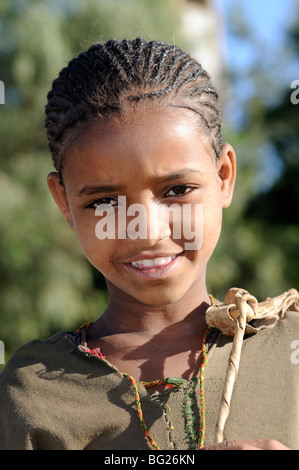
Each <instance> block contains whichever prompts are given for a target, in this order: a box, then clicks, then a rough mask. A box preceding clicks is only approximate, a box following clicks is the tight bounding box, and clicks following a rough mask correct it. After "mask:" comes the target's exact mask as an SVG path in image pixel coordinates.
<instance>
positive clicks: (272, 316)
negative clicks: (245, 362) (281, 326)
mask: <svg viewBox="0 0 299 470" xmlns="http://www.w3.org/2000/svg"><path fill="white" fill-rule="evenodd" d="M287 310H293V311H297V312H299V293H298V291H297V290H296V289H290V290H289V291H287V292H284V294H282V295H280V296H278V297H275V298H273V299H271V298H267V299H266V300H265V301H264V302H261V303H258V301H257V300H256V298H255V297H253V296H252V295H250V294H249V293H248V292H247V291H245V290H244V289H238V288H232V289H230V290H229V291H228V292H227V294H226V296H225V302H224V305H216V306H214V305H212V306H211V307H209V308H208V310H207V312H206V322H207V324H208V325H209V326H210V327H215V328H218V329H219V330H220V331H222V332H223V333H224V334H225V335H227V336H233V337H234V339H233V344H232V349H231V352H230V356H229V360H228V366H227V371H226V377H225V382H224V387H223V392H222V397H221V403H220V409H219V415H218V420H217V424H216V433H215V441H216V443H219V442H222V441H223V438H224V437H223V432H224V426H225V423H226V420H227V418H228V416H229V411H230V402H231V397H232V393H233V388H234V384H235V380H236V377H237V373H238V370H239V364H240V358H241V351H242V345H243V339H244V335H245V334H248V333H257V332H258V331H260V330H261V329H264V328H272V327H274V326H275V325H276V323H277V322H278V321H280V320H281V319H282V318H283V317H284V314H285V312H286V311H287ZM249 322H250V323H249Z"/></svg>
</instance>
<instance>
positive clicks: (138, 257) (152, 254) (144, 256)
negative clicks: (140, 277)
mask: <svg viewBox="0 0 299 470" xmlns="http://www.w3.org/2000/svg"><path fill="white" fill-rule="evenodd" d="M183 253H184V252H183V251H180V252H179V253H166V252H157V251H152V252H149V251H144V252H143V253H139V254H138V255H136V256H134V258H130V259H129V260H127V261H125V262H124V264H127V263H133V262H135V261H142V260H143V259H155V258H169V257H171V256H176V257H177V256H179V255H182V254H183Z"/></svg>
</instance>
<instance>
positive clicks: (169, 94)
mask: <svg viewBox="0 0 299 470" xmlns="http://www.w3.org/2000/svg"><path fill="white" fill-rule="evenodd" d="M47 98H48V103H47V105H46V120H45V126H46V129H47V136H48V139H49V147H50V150H51V153H52V158H53V163H54V166H55V168H56V170H57V172H58V174H59V175H60V179H61V182H62V171H63V160H64V155H65V151H66V147H67V141H68V139H69V138H70V136H71V135H74V132H76V131H77V130H78V128H79V127H80V126H81V125H82V124H83V123H85V124H88V123H89V121H91V120H92V119H94V118H95V117H102V118H105V117H107V116H109V115H111V114H112V113H117V112H118V113H121V112H123V111H124V109H125V106H127V105H129V104H130V103H140V102H144V101H145V100H151V101H153V100H158V101H159V102H162V101H163V100H167V102H168V105H169V106H172V107H178V108H184V109H189V110H191V111H193V112H194V113H196V114H197V115H198V116H199V117H200V123H201V127H202V129H203V130H204V131H205V132H207V133H208V136H209V138H210V143H211V146H212V147H213V149H214V151H215V155H216V158H219V157H220V155H221V148H222V145H223V140H222V135H221V121H220V117H219V110H218V108H217V101H218V95H217V92H216V90H215V88H214V87H213V85H212V83H211V79H210V76H209V75H208V73H207V72H206V71H205V70H204V69H203V68H202V67H201V65H200V64H199V63H198V62H197V61H196V60H195V59H193V58H192V57H191V56H190V55H189V54H188V53H186V52H183V51H182V50H181V49H180V48H179V47H177V46H172V45H168V44H166V43H163V42H159V41H149V42H147V41H145V40H143V39H141V38H137V39H134V40H128V39H124V40H123V41H121V42H119V41H116V40H109V41H107V42H106V43H103V44H102V43H97V44H94V45H92V46H91V47H90V48H89V49H88V50H87V51H84V52H82V53H81V54H80V55H79V56H78V57H76V58H74V59H72V60H71V61H70V62H69V64H68V66H67V67H65V68H63V69H62V70H61V72H60V74H59V76H58V78H56V79H55V80H54V81H53V84H52V89H51V91H50V92H49V93H48V97H47Z"/></svg>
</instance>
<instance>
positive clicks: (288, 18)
mask: <svg viewBox="0 0 299 470" xmlns="http://www.w3.org/2000/svg"><path fill="white" fill-rule="evenodd" d="M216 1H217V2H218V3H219V5H220V7H221V9H222V13H223V16H224V19H225V54H226V60H227V65H228V68H229V69H232V70H234V71H235V73H236V76H237V77H238V80H237V81H236V83H235V84H234V88H233V98H234V99H233V100H231V105H230V107H229V111H228V113H229V115H230V117H231V121H232V123H234V124H235V125H236V127H238V126H239V125H241V127H242V122H243V120H244V119H246V113H245V114H244V109H245V106H243V104H244V103H245V102H246V100H248V99H250V97H251V96H252V95H258V93H260V94H259V95H258V96H259V98H260V99H261V100H265V101H266V102H268V103H270V104H271V103H275V100H277V101H279V97H280V96H281V95H280V94H281V93H285V90H286V89H287V88H288V87H289V86H290V84H291V82H292V81H293V80H296V79H297V80H298V79H299V62H298V60H297V61H296V59H295V57H294V55H293V54H292V52H291V50H290V49H289V47H288V45H287V43H286V36H285V31H286V29H287V28H288V27H289V26H290V25H291V23H292V22H293V21H295V20H296V19H298V16H299V0H216ZM236 4H237V6H238V7H240V6H241V7H242V8H243V10H244V16H243V18H242V19H244V20H245V22H246V23H247V24H248V25H249V26H250V30H251V34H252V37H251V39H250V40H249V41H242V40H236V38H235V37H234V36H233V35H231V34H230V30H231V28H230V22H229V21H230V18H231V17H230V14H231V10H232V8H233V6H234V5H236ZM254 64H258V66H257V67H256V68H257V70H256V71H255V69H254V67H255V65H254ZM252 69H253V70H254V71H255V73H256V72H258V73H260V76H261V79H260V80H261V81H262V82H264V84H263V83H261V82H260V89H258V87H257V86H256V85H255V82H254V81H253V80H251V78H250V73H251V72H252ZM267 84H270V86H267ZM263 152H264V154H263V160H264V168H263V171H262V172H261V175H260V176H261V179H262V180H263V181H268V183H269V185H271V184H272V183H273V182H274V181H275V180H276V179H277V178H278V177H279V175H280V172H281V170H282V164H281V161H280V159H279V158H277V155H276V152H275V150H274V149H273V148H272V147H269V148H265V149H264V150H263Z"/></svg>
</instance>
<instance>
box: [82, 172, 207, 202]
mask: <svg viewBox="0 0 299 470" xmlns="http://www.w3.org/2000/svg"><path fill="white" fill-rule="evenodd" d="M196 173H197V174H198V173H201V171H200V170H199V169H198V168H194V169H193V168H185V169H184V170H181V171H177V172H175V173H168V174H166V175H163V176H158V177H154V179H155V181H157V182H159V183H163V182H167V181H173V180H178V179H180V178H184V177H186V176H189V175H192V174H196ZM122 190H124V187H123V186H120V185H94V186H93V185H89V184H87V185H85V186H83V188H82V189H80V191H79V193H78V195H79V196H82V195H84V194H86V195H89V196H90V195H93V194H99V193H112V192H117V191H122Z"/></svg>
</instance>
